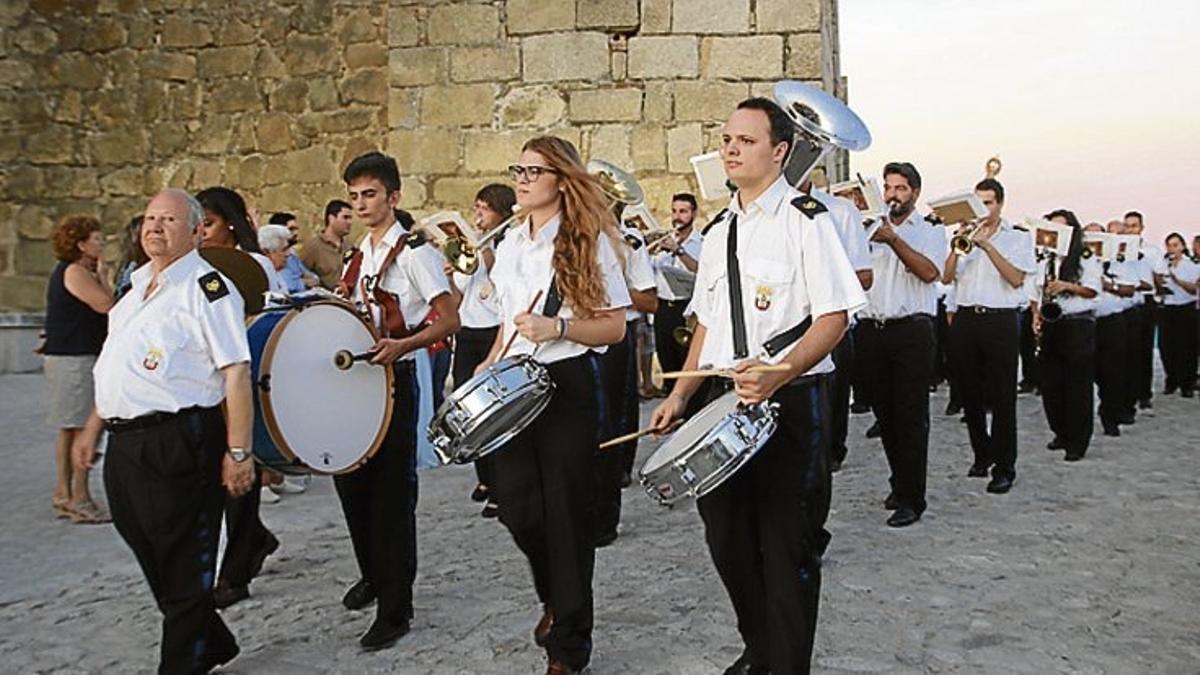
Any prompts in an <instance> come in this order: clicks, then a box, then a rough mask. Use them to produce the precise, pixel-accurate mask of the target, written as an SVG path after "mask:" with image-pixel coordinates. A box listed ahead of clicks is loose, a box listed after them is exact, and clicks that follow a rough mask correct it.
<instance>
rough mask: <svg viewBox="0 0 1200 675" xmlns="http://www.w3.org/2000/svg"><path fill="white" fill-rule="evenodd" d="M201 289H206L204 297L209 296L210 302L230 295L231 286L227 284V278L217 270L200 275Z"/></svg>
mask: <svg viewBox="0 0 1200 675" xmlns="http://www.w3.org/2000/svg"><path fill="white" fill-rule="evenodd" d="M199 282H200V290H202V291H204V297H206V298H208V301H209V302H216V301H217V300H220V299H221V298H223V297H225V296H227V295H229V287H228V286H226V285H225V280H224V279H222V278H221V275H220V274H217V273H216V272H209V273H208V274H205V275H204V276H202V277H200V279H199Z"/></svg>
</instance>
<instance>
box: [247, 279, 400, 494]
mask: <svg viewBox="0 0 1200 675" xmlns="http://www.w3.org/2000/svg"><path fill="white" fill-rule="evenodd" d="M247 333H248V337H249V340H250V357H251V375H252V378H253V382H254V447H253V452H254V457H255V459H257V460H258V461H259V462H261V463H262V464H264V465H265V466H267V467H269V468H271V469H275V470H276V471H280V472H282V473H290V474H304V473H309V472H315V473H325V474H338V473H346V472H349V471H353V470H354V469H356V468H358V467H359V466H361V465H362V464H364V463H365V462H366V461H367V460H368V459H370V458H371V456H373V455H374V454H375V452H376V451H378V450H379V446H380V444H382V443H383V437H384V435H385V434H386V433H387V428H388V422H389V421H390V420H391V418H392V380H393V375H392V369H391V368H387V367H380V366H373V365H370V364H368V363H367V362H365V361H356V362H354V363H353V364H352V365H351V366H350V367H349V368H346V369H344V370H343V369H340V368H338V367H337V365H335V363H334V359H335V355H336V354H337V353H338V352H339V351H343V350H348V351H350V352H352V353H355V354H360V353H363V352H366V351H367V350H368V349H370V348H371V347H372V346H373V345H374V344H375V340H376V337H375V336H376V333H375V330H374V329H373V328H372V327H371V326H370V324H368V323H367V322H366V321H365V320H364V319H363V318H362V317H361V316H359V314H358V313H357V312H355V311H354V308H353V307H351V306H350V305H348V304H346V303H344V302H340V301H335V300H317V301H310V302H305V303H301V304H293V305H291V306H285V307H278V308H271V309H268V310H267V311H264V312H262V313H261V314H258V315H255V316H253V317H251V318H250V319H248V325H247Z"/></svg>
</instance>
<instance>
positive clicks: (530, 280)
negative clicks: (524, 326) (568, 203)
mask: <svg viewBox="0 0 1200 675" xmlns="http://www.w3.org/2000/svg"><path fill="white" fill-rule="evenodd" d="M561 218H562V214H561V213H559V214H558V215H555V216H554V217H553V218H551V219H550V220H549V221H548V222H547V223H546V224H545V225H543V226H542V228H541V230H539V231H538V233H537V236H536V237H535V236H531V234H530V227H531V225H530V222H529V219H528V218H526V219H525V221H524V222H523V223H521V225H520V226H515V227H513V228H512V229H510V230H509V231H508V233H507V234H506V235H505V236H504V241H502V242H500V245H499V246H497V248H496V264H495V265H493V266H492V283H493V284H495V286H496V298H497V301H498V302H499V303H500V317H501V324H500V325H501V329H500V330H501V339H502V340H503V341H504V343H507V342H508V339H509V337H510V336H512V335H513V334H514V333H516V325H515V324H514V323H513V321H514V319H515V318H516V316H517V315H518V314H521V313H523V312H526V311H528V310H529V305H530V303H531V302H532V301H533V299H534V298H535V297H536V296H537V294H538V293H539V292H541V298H539V299H538V301H537V304H536V305H534V308H533V311H534V312H541V311H542V310H543V309H544V308H545V306H546V300H547V299H548V296H549V293H547V291H548V289H549V288H550V280H551V278H553V276H554V266H553V264H552V259H553V256H554V238H555V236H557V235H558V230H559V227H560V225H561V222H562V220H561ZM596 250H597V262H598V263H599V265H600V274H601V275H602V276H603V277H604V288H605V294H606V295H607V297H608V303H607V305H606V306H605V307H596V308H594V309H596V310H604V309H622V308H625V307H628V306H629V304H630V300H629V290H628V288H627V287H626V285H625V277H624V275H623V274H622V272H621V263H620V260H618V259H617V254H616V252H615V251H613V247H612V244H611V243H609V240H608V236H607V235H605V234H601V235H600V237H599V241H598V244H597V247H596ZM557 316H560V317H563V318H567V319H571V318H574V317H575V316H577V315H576V313H575V311H574V309H573V308H572V307H571V303H570V302H569V301H568V300H567V299H566V298H563V304H562V308H561V309H559V311H558V314H557ZM535 349H536V351H537V353H536V354H535V355H534V358H536V359H537V360H538V361H540V362H542V363H554V362H556V361H562V360H564V359H569V358H572V357H575V356H579V355H581V354H585V353H587V352H588V351H595V352H597V353H603V352H605V351H606V350H607V347H589V346H587V345H583V344H580V343H578V342H574V341H572V340H551V341H549V342H545V343H542V345H541V348H540V349H539V348H538V345H536V344H534V343H533V342H530V341H529V340H526V339H525V338H524V337H522V336H521V335H517V337H516V339H515V340H513V344H512V348H511V349H510V350H509V352H508V355H509V356H515V355H517V354H533V353H534V350H535Z"/></svg>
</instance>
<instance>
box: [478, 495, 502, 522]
mask: <svg viewBox="0 0 1200 675" xmlns="http://www.w3.org/2000/svg"><path fill="white" fill-rule="evenodd" d="M479 515H480V516H483V517H484V518H495V517H496V516H498V515H500V505H499V504H497V503H496V502H493V501H491V500H490V499H489V500H488V503H486V504H484V505H483V510H482V511H480V512H479Z"/></svg>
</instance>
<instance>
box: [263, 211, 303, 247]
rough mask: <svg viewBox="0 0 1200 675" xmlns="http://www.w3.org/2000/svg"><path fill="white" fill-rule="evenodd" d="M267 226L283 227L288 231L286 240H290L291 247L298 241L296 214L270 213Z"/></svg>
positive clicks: (298, 227) (298, 231)
mask: <svg viewBox="0 0 1200 675" xmlns="http://www.w3.org/2000/svg"><path fill="white" fill-rule="evenodd" d="M267 224H268V225H283V226H284V227H286V228H287V230H288V238H289V239H291V240H292V245H293V246H295V245H296V244H297V243H298V242H299V241H300V222H299V221H297V220H296V214H294V213H288V212H286V211H280V212H279V213H272V214H271V217H270V218H268V219H267Z"/></svg>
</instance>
